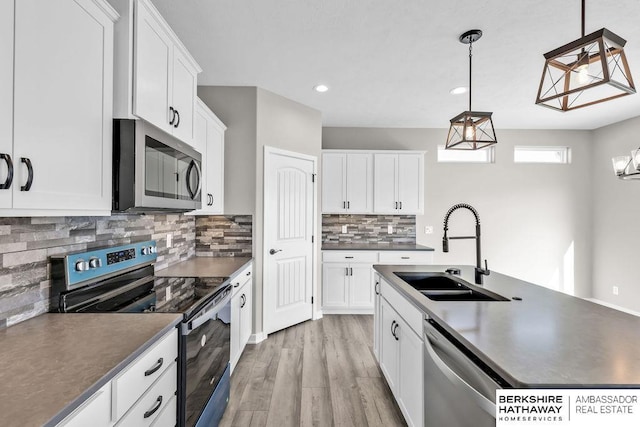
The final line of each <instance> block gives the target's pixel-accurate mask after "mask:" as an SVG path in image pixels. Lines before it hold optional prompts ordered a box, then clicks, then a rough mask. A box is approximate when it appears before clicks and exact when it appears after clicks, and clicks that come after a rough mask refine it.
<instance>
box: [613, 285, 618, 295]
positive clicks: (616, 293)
mask: <svg viewBox="0 0 640 427" xmlns="http://www.w3.org/2000/svg"><path fill="white" fill-rule="evenodd" d="M613 294H614V295H618V287H617V286H614V287H613Z"/></svg>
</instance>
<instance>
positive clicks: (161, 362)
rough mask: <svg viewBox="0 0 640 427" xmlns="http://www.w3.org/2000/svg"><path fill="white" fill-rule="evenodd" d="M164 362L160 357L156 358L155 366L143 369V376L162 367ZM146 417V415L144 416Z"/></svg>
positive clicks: (151, 373)
mask: <svg viewBox="0 0 640 427" xmlns="http://www.w3.org/2000/svg"><path fill="white" fill-rule="evenodd" d="M163 363H164V359H162V357H161V358H160V359H158V361H157V362H156V364H155V366H153V367H151V368H149V369H148V370H146V371H144V376H145V377H148V376H149V375H153V374H154V373H155V372H156V371H157V370H158V369H160V368H161V367H162V364H163ZM145 418H147V417H145Z"/></svg>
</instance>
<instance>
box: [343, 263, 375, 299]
mask: <svg viewBox="0 0 640 427" xmlns="http://www.w3.org/2000/svg"><path fill="white" fill-rule="evenodd" d="M372 277H373V266H372V265H371V264H350V265H349V306H350V307H352V308H369V309H371V308H373V295H374V294H373V281H372V280H373V279H372Z"/></svg>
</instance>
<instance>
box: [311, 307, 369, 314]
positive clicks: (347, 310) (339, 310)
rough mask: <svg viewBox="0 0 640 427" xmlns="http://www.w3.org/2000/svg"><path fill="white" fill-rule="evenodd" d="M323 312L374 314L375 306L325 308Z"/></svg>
mask: <svg viewBox="0 0 640 427" xmlns="http://www.w3.org/2000/svg"><path fill="white" fill-rule="evenodd" d="M322 313H323V314H373V308H360V309H358V308H323V309H322Z"/></svg>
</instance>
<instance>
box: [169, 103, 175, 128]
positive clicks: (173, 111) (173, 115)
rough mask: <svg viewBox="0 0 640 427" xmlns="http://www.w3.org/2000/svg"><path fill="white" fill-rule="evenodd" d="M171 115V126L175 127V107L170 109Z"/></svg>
mask: <svg viewBox="0 0 640 427" xmlns="http://www.w3.org/2000/svg"><path fill="white" fill-rule="evenodd" d="M169 113H170V114H171V120H170V121H169V125H173V122H174V121H175V120H176V110H174V109H173V107H169Z"/></svg>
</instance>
